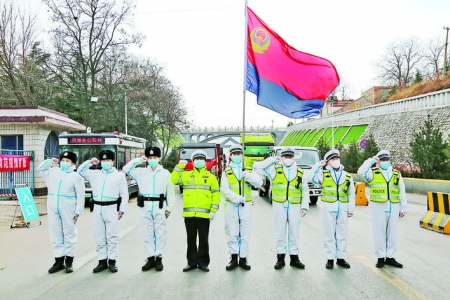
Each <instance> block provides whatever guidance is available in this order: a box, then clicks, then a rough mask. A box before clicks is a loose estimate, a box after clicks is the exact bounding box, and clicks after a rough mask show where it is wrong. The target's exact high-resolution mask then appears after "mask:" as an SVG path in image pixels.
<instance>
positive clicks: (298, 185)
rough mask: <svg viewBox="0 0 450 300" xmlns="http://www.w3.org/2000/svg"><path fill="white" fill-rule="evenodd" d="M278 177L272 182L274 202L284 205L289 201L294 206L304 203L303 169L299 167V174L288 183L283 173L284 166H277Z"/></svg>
mask: <svg viewBox="0 0 450 300" xmlns="http://www.w3.org/2000/svg"><path fill="white" fill-rule="evenodd" d="M275 171H276V175H275V178H274V179H273V180H272V201H275V202H281V203H284V202H285V201H289V203H292V204H299V203H301V202H302V190H303V186H302V178H303V169H302V168H300V167H297V174H292V177H294V176H295V178H294V179H293V180H291V181H288V180H287V178H286V176H285V175H284V172H283V166H282V165H280V164H276V165H275Z"/></svg>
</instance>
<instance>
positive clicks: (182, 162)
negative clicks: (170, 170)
mask: <svg viewBox="0 0 450 300" xmlns="http://www.w3.org/2000/svg"><path fill="white" fill-rule="evenodd" d="M179 163H180V164H182V165H184V166H185V165H187V160H185V159H182V160H180V161H179Z"/></svg>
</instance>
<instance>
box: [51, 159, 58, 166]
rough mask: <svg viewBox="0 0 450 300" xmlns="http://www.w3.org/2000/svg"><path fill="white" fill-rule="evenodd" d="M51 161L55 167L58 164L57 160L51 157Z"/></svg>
mask: <svg viewBox="0 0 450 300" xmlns="http://www.w3.org/2000/svg"><path fill="white" fill-rule="evenodd" d="M51 161H52V164H54V165H56V164H57V163H58V162H59V159H57V158H56V157H52V159H51Z"/></svg>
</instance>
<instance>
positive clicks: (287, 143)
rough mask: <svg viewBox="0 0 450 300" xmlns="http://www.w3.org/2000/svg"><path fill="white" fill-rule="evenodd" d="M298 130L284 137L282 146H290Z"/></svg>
mask: <svg viewBox="0 0 450 300" xmlns="http://www.w3.org/2000/svg"><path fill="white" fill-rule="evenodd" d="M296 133H297V131H292V132H290V133H289V134H288V136H287V137H286V138H285V139H284V141H283V143H281V145H282V146H288V145H290V144H291V140H292V139H293V138H294V136H295V134H296Z"/></svg>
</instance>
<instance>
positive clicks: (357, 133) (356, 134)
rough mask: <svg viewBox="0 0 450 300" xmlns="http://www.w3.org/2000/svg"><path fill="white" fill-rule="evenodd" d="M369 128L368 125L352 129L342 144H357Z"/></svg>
mask: <svg viewBox="0 0 450 300" xmlns="http://www.w3.org/2000/svg"><path fill="white" fill-rule="evenodd" d="M367 126H368V125H367V124H365V125H356V126H352V127H351V128H350V131H349V132H348V133H347V135H346V136H345V137H344V139H343V140H342V142H341V144H343V145H346V144H351V143H354V142H357V141H358V140H359V139H360V138H361V135H362V134H363V132H364V131H365V130H366V128H367Z"/></svg>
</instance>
